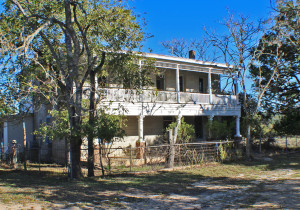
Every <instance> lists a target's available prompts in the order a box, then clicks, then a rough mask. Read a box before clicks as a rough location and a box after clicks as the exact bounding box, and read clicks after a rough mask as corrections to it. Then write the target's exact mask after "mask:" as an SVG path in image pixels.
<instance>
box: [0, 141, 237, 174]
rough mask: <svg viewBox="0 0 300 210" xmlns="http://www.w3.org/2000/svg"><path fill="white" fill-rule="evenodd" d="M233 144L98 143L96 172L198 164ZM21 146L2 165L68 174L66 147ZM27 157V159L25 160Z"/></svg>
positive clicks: (216, 158) (84, 171) (218, 156)
mask: <svg viewBox="0 0 300 210" xmlns="http://www.w3.org/2000/svg"><path fill="white" fill-rule="evenodd" d="M232 147H233V142H232V141H218V142H201V143H186V144H174V145H157V146H148V145H147V146H146V145H145V146H141V147H111V146H107V145H106V146H105V145H103V147H99V146H98V145H96V146H95V150H94V171H95V175H96V176H100V175H103V173H104V174H105V175H107V174H119V173H137V172H148V171H157V170H161V169H164V168H173V167H182V166H192V165H198V164H201V163H206V162H214V161H222V159H224V154H223V153H224V151H225V150H224V148H226V152H228V151H229V150H230V148H232ZM18 149H20V148H18V145H16V146H15V148H10V150H11V151H10V153H7V154H6V157H5V158H4V159H2V166H4V165H5V166H7V167H10V168H15V169H20V170H26V171H28V172H32V173H43V174H45V175H60V176H67V175H68V174H69V172H70V158H69V153H68V151H67V150H66V149H60V148H55V151H53V148H51V147H35V148H30V149H26V150H25V151H24V150H23V151H21V150H20V151H19V150H18ZM24 160H26V161H24ZM87 166H88V150H87V149H82V150H81V169H82V174H83V176H87Z"/></svg>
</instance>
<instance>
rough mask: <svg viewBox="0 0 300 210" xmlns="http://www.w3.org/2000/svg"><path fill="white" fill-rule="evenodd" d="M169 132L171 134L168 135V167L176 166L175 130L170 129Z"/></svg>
mask: <svg viewBox="0 0 300 210" xmlns="http://www.w3.org/2000/svg"><path fill="white" fill-rule="evenodd" d="M168 134H169V136H168V141H169V142H168V143H169V149H168V154H167V165H166V168H173V167H174V158H175V150H174V136H173V130H172V129H170V130H169V132H168Z"/></svg>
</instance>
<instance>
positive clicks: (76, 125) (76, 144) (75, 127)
mask: <svg viewBox="0 0 300 210" xmlns="http://www.w3.org/2000/svg"><path fill="white" fill-rule="evenodd" d="M75 110H76V109H75V107H74V106H71V107H69V110H68V111H69V120H70V130H71V135H70V136H71V137H70V161H71V174H70V176H71V178H72V179H79V178H80V177H81V166H80V157H81V150H80V149H81V143H82V140H81V135H80V133H78V131H80V115H79V114H80V113H79V114H78V113H76V111H75Z"/></svg>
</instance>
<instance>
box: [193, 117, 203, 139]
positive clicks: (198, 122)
mask: <svg viewBox="0 0 300 210" xmlns="http://www.w3.org/2000/svg"><path fill="white" fill-rule="evenodd" d="M194 125H195V135H196V138H197V139H202V138H203V122H202V117H200V116H195V121H194Z"/></svg>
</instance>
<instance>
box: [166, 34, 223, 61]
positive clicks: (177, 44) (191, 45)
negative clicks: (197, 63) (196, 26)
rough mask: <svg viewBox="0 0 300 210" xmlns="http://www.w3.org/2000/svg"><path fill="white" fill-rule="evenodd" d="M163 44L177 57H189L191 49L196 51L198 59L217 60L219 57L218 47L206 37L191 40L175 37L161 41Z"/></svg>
mask: <svg viewBox="0 0 300 210" xmlns="http://www.w3.org/2000/svg"><path fill="white" fill-rule="evenodd" d="M161 45H162V46H163V47H164V48H165V49H167V50H168V53H169V54H171V55H175V56H177V57H182V58H188V56H189V51H190V50H194V51H196V59H197V60H201V61H210V62H215V61H217V60H218V58H219V57H218V55H217V51H216V49H215V48H214V47H213V46H212V44H211V43H210V42H208V40H207V38H206V37H203V38H202V39H192V40H190V41H188V40H185V39H183V38H173V39H171V40H169V41H163V42H161Z"/></svg>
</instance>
